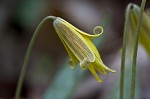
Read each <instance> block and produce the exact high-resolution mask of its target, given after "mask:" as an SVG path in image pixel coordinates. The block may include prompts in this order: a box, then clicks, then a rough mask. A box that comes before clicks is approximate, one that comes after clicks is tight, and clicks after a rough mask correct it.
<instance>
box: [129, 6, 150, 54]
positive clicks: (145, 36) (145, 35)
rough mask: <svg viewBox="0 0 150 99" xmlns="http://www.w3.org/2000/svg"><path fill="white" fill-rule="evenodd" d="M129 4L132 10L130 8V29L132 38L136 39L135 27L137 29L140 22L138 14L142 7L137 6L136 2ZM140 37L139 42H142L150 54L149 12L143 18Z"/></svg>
mask: <svg viewBox="0 0 150 99" xmlns="http://www.w3.org/2000/svg"><path fill="white" fill-rule="evenodd" d="M129 6H131V10H130V12H129V13H130V14H129V15H130V16H129V17H130V22H131V23H130V26H129V29H130V30H131V33H130V34H131V35H130V36H131V37H130V38H131V39H134V37H135V34H133V33H135V29H136V25H137V22H138V16H139V13H140V7H139V6H137V5H136V4H130V5H129ZM140 32H141V33H140V39H139V42H140V44H142V45H143V47H144V48H145V49H146V51H147V52H148V54H149V55H150V46H149V44H150V16H149V15H148V14H147V13H145V12H144V13H143V19H142V25H141V29H140Z"/></svg>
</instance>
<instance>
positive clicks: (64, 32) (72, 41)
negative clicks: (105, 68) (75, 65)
mask: <svg viewBox="0 0 150 99" xmlns="http://www.w3.org/2000/svg"><path fill="white" fill-rule="evenodd" d="M53 24H54V28H55V30H56V32H57V34H58V35H59V37H60V38H61V39H62V40H63V42H64V43H65V45H66V46H67V47H68V49H69V50H70V51H71V52H72V53H73V54H74V56H75V57H76V58H77V59H78V60H79V61H80V63H81V64H82V66H83V67H85V66H86V65H84V64H87V63H92V62H94V60H95V55H94V53H93V51H92V49H91V47H90V46H89V45H88V43H87V41H86V40H85V38H84V37H83V36H82V35H81V34H79V33H78V32H77V31H76V30H74V28H72V27H70V25H68V24H66V23H65V22H64V21H62V19H61V18H57V19H56V20H55V21H54V23H53Z"/></svg>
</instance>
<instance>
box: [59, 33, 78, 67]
mask: <svg viewBox="0 0 150 99" xmlns="http://www.w3.org/2000/svg"><path fill="white" fill-rule="evenodd" d="M58 36H59V35H58ZM59 38H60V40H61V41H62V43H63V45H64V47H65V48H66V50H67V52H68V54H69V57H70V59H69V66H70V67H71V68H72V69H73V68H75V66H76V64H77V63H78V62H79V61H78V59H77V58H76V57H75V56H74V54H73V53H72V52H71V50H70V49H69V48H68V46H67V45H66V43H65V42H64V41H63V40H62V38H61V37H60V36H59Z"/></svg>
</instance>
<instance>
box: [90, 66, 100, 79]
mask: <svg viewBox="0 0 150 99" xmlns="http://www.w3.org/2000/svg"><path fill="white" fill-rule="evenodd" d="M88 69H89V70H90V72H91V73H92V74H93V75H94V77H95V78H96V80H97V81H98V82H102V80H101V79H100V77H99V76H98V75H97V73H96V71H95V69H94V66H93V65H89V66H88Z"/></svg>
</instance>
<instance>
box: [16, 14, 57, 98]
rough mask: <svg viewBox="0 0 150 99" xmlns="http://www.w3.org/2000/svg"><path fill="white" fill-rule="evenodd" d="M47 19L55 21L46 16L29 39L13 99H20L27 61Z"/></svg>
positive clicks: (52, 17)
mask: <svg viewBox="0 0 150 99" xmlns="http://www.w3.org/2000/svg"><path fill="white" fill-rule="evenodd" d="M49 19H53V20H55V19H56V17H55V16H48V17H46V18H44V19H43V20H42V21H41V22H40V24H39V25H38V27H37V28H36V30H35V32H34V34H33V36H32V38H31V41H30V43H29V46H28V49H27V53H26V56H25V59H24V63H23V66H22V69H21V73H20V77H19V80H18V84H17V88H16V93H15V99H20V98H19V97H20V93H21V89H22V85H23V80H24V77H25V74H26V71H27V67H28V63H29V59H30V57H31V54H32V49H33V46H34V44H35V42H36V40H37V37H38V34H39V31H40V29H41V27H42V25H43V24H44V23H45V22H46V21H47V20H49Z"/></svg>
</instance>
